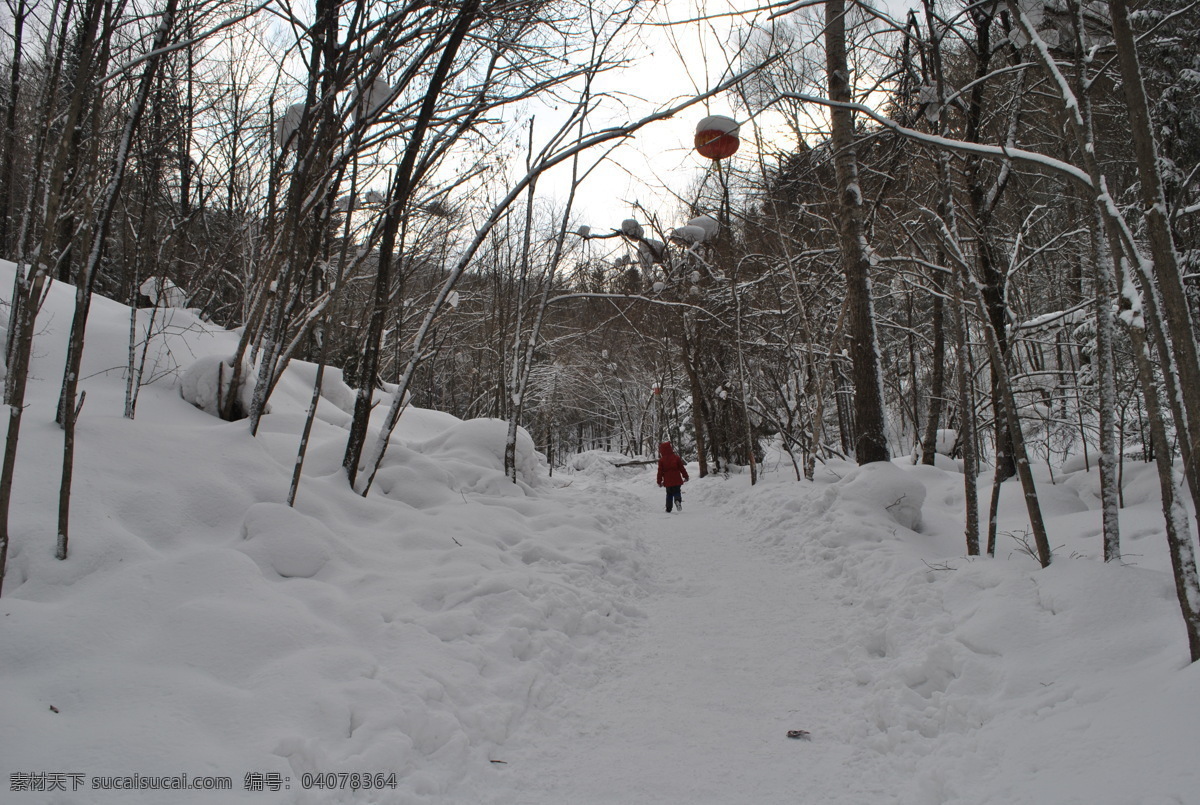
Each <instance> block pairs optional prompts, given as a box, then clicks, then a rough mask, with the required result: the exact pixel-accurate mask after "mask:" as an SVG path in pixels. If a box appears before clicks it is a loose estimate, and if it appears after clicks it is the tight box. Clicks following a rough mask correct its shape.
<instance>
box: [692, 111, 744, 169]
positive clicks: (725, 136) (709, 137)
mask: <svg viewBox="0 0 1200 805" xmlns="http://www.w3.org/2000/svg"><path fill="white" fill-rule="evenodd" d="M738 130H739V126H738V124H737V121H735V120H734V119H733V118H731V117H726V116H725V115H709V116H708V117H706V118H704V119H703V120H701V121H700V123H699V124H698V125H697V126H696V150H697V151H699V152H700V156H704V157H708V158H709V159H725V158H727V157H731V156H733V155H734V153H736V152H737V150H738V146H739V145H741V144H742V141H741V140H739V139H738Z"/></svg>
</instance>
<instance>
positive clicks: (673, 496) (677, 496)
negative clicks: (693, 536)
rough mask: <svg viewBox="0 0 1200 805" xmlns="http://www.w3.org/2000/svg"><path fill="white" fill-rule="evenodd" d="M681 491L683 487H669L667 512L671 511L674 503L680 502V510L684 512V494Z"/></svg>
mask: <svg viewBox="0 0 1200 805" xmlns="http://www.w3.org/2000/svg"><path fill="white" fill-rule="evenodd" d="M680 489H681V487H678V486H668V487H667V511H670V510H671V502H672V501H678V502H679V510H680V511H683V493H682V492H681V491H680Z"/></svg>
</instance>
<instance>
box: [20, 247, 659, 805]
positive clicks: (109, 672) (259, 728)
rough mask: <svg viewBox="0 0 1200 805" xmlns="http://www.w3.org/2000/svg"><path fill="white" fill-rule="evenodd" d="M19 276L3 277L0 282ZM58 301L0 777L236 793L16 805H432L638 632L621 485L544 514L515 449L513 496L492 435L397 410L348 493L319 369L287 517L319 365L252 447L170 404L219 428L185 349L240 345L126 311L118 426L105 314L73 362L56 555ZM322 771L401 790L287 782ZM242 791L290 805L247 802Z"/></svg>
mask: <svg viewBox="0 0 1200 805" xmlns="http://www.w3.org/2000/svg"><path fill="white" fill-rule="evenodd" d="M11 271H12V267H11V265H9V264H5V265H3V266H2V271H0V274H2V275H0V288H11V287H12V282H11ZM70 291H71V289H70V288H68V287H66V286H60V285H57V284H54V285H53V286H52V287H51V290H50V295H49V297H48V299H47V302H46V305H45V308H44V310H43V313H42V315H41V318H40V319H39V335H38V342H37V346H36V349H35V355H34V367H33V371H32V372H31V385H30V395H29V408H28V409H27V415H26V417H25V429H24V431H23V433H22V438H21V454H20V458H19V462H20V463H19V467H18V481H17V486H18V488H17V492H16V496H15V500H16V501H17V502H16V506H15V509H14V512H13V518H12V519H13V540H12V546H11V554H10V563H9V573H8V576H7V578H6V580H5V586H4V597H3V598H0V677H2V678H3V679H4V680H5V684H4V685H3V686H0V712H3V713H4V718H3V719H0V759H2V761H0V771H3V772H5V773H6V777H7V775H9V774H14V773H19V774H24V773H29V774H36V773H44V772H47V771H56V770H57V771H61V772H64V773H80V774H83V775H85V780H87V779H91V778H92V777H93V776H101V775H133V774H142V775H166V774H180V773H188V774H189V775H191V776H192V777H193V778H194V777H195V776H198V775H217V776H228V777H230V778H231V780H232V786H233V790H232V791H230V792H223V793H221V794H220V795H217V794H214V793H212V792H182V793H180V792H173V795H171V796H170V797H169V798H166V799H165V798H164V796H163V792H162V791H157V792H156V791H143V792H134V791H119V792H116V791H113V792H92V791H88V792H87V795H86V796H83V795H82V794H72V793H67V794H65V795H55V794H45V793H40V794H39V793H34V792H23V793H19V794H13V796H14V797H16V799H17V801H20V802H28V803H64V802H72V803H74V802H89V803H92V802H95V803H106V802H112V803H118V802H120V803H161V802H164V801H171V802H182V803H186V802H197V803H200V802H204V803H209V802H277V803H318V802H319V803H327V802H354V803H368V802H384V803H395V802H401V803H409V802H424V801H440V800H441V798H442V796H443V794H444V792H445V791H446V789H447V788H448V786H449V785H450V784H451V783H452V782H453V781H454V780H455V779H457V778H458V777H459V776H460V775H461V774H462V773H463V770H464V769H470V768H476V767H484V768H487V767H488V766H489V765H490V762H489V761H490V759H491V758H492V757H494V750H495V747H496V746H498V745H499V744H500V743H502V742H503V741H504V740H505V738H506V736H507V735H508V734H509V732H510V731H511V730H512V729H513V727H514V725H515V724H517V723H519V722H520V721H521V719H522V718H523V717H524V714H525V713H526V712H527V711H528V710H529V709H530V708H533V707H544V706H546V705H547V704H549V703H551V702H553V701H555V700H556V697H558V696H560V695H561V691H562V685H563V682H564V680H567V679H570V678H571V677H572V675H578V674H586V673H587V667H588V661H589V658H590V657H591V656H593V654H594V653H595V652H597V651H599V650H600V647H602V646H603V645H605V644H606V643H607V641H608V639H609V636H610V635H612V634H613V633H615V632H618V631H620V630H622V629H624V628H628V626H629V624H631V623H632V622H634V621H636V620H637V619H638V618H640V617H641V614H640V612H639V610H638V608H637V607H636V605H635V603H634V602H636V600H637V598H638V596H639V594H640V593H639V590H640V589H641V586H642V584H643V581H642V575H643V571H642V569H641V566H640V563H639V559H638V555H639V551H638V549H637V544H636V540H635V537H634V536H633V535H631V534H630V533H629V529H627V528H626V527H625V526H624V523H625V521H624V519H623V518H622V515H621V512H623V511H626V510H627V509H629V508H630V507H629V506H628V502H627V501H626V500H625V498H624V497H623V493H621V492H619V491H608V492H605V491H598V492H595V491H594V492H592V493H590V494H591V498H590V499H588V500H587V501H584V500H583V498H582V497H581V495H580V494H579V493H577V492H575V491H573V490H569V489H567V490H558V491H556V492H555V496H554V498H553V499H550V498H547V497H542V496H541V494H542V493H541V490H542V488H543V487H547V488H548V485H547V484H545V477H546V468H545V466H544V462H543V461H542V459H541V458H540V457H539V456H538V455H537V453H536V452H535V451H534V449H533V443H532V441H531V440H530V438H529V436H528V434H526V433H524V432H523V431H521V432H520V434H519V440H518V445H517V469H518V475H519V481H520V482H519V483H517V484H514V483H513V482H512V481H510V480H508V479H506V478H505V477H504V474H503V450H504V437H505V427H504V424H503V423H501V422H498V421H494V420H485V421H476V422H463V421H460V420H458V419H456V418H454V417H452V416H449V415H446V414H441V413H438V412H428V411H421V410H419V409H410V410H409V411H407V412H406V413H405V415H404V416H403V417H402V419H401V422H400V425H399V427H398V429H397V431H396V434H395V435H394V437H393V445H394V446H393V448H392V450H391V451H390V452H389V453H388V455H387V457H386V460H385V462H384V465H383V467H382V468H381V469H380V473H379V477H378V478H377V484H378V486H377V488H376V490H375V491H373V492H372V494H371V495H370V496H369V497H368V498H366V499H363V498H362V497H360V496H358V495H357V494H355V493H354V492H353V491H352V490H351V489H349V487H348V485H347V484H346V481H345V476H344V474H342V472H341V470H340V466H341V465H340V461H341V453H342V451H343V449H344V446H345V439H346V433H347V431H346V426H347V424H348V421H349V419H348V413H347V412H348V411H349V410H350V407H351V406H352V404H353V391H352V390H351V389H349V388H348V387H346V386H345V384H344V383H343V382H342V380H341V376H340V373H339V372H337V371H336V370H329V371H327V373H326V376H325V388H324V391H323V393H322V397H321V402H320V405H319V407H318V412H317V419H316V423H315V425H314V430H313V435H312V440H311V444H310V447H309V454H308V458H307V461H306V465H305V474H304V478H303V480H302V483H301V486H300V490H299V497H298V500H297V505H296V507H295V508H294V509H292V508H289V507H287V506H286V505H284V503H283V501H284V500H285V498H286V493H287V488H288V481H289V479H290V475H291V471H292V466H293V463H294V460H295V452H296V447H297V444H298V441H299V433H300V429H301V426H302V424H303V421H304V415H305V410H306V408H307V406H308V404H309V400H310V398H311V380H312V378H313V377H314V376H315V367H313V366H311V365H309V364H304V363H299V362H298V363H294V364H293V368H292V369H290V370H289V373H288V375H287V376H285V377H284V378H283V380H282V381H281V383H280V384H279V387H278V390H277V392H276V394H275V396H274V397H273V403H274V408H273V412H272V413H271V415H270V416H267V417H265V418H264V420H263V422H262V426H261V429H260V433H259V436H258V437H257V438H251V437H250V436H249V434H248V433H247V432H246V428H245V424H244V423H236V422H235V423H228V422H223V421H221V420H219V419H217V418H214V417H211V416H207V415H205V414H204V413H201V412H200V411H198V410H197V409H196V408H194V407H193V406H192V405H190V404H189V403H188V402H187V401H185V400H184V399H181V391H182V390H186V391H185V392H184V393H185V394H187V395H188V396H189V399H191V401H192V402H197V401H198V402H200V403H203V405H202V406H201V407H208V408H210V409H211V403H212V402H213V401H214V400H215V389H216V381H215V379H214V378H215V372H214V368H215V367H216V366H217V365H218V363H219V358H205V357H200V358H199V359H197V358H196V356H197V355H199V356H206V355H229V354H232V351H233V346H234V344H235V343H236V335H235V334H232V333H227V332H223V331H219V330H215V329H213V328H212V327H211V326H208V325H205V324H204V323H203V322H201V321H199V320H197V319H196V318H195V317H194V316H193V315H192V314H191V313H189V312H188V311H186V310H178V309H175V310H170V311H163V310H159V311H158V313H157V316H158V318H155V319H153V321H154V322H155V324H154V325H153V327H151V321H152V319H151V313H152V312H151V311H137V312H135V313H133V314H132V315H135V316H136V317H137V319H136V321H137V323H138V326H139V327H141V328H143V332H145V331H146V329H147V328H150V332H151V342H150V352H149V354H148V359H147V367H148V370H147V373H146V377H147V378H148V379H153V381H154V382H152V383H151V384H150V385H147V386H145V387H144V388H143V389H142V392H141V398H140V402H139V406H138V415H137V419H136V420H133V421H130V420H127V419H124V418H123V417H122V415H121V414H122V411H123V410H124V405H123V403H124V378H123V377H122V374H121V372H120V370H113V369H112V367H114V366H117V367H120V366H121V365H122V364H123V362H124V359H125V355H126V351H127V348H128V345H127V338H128V332H129V323H130V320H129V317H130V315H131V312H130V311H129V310H128V309H127V308H125V307H123V306H120V305H117V304H115V303H113V302H111V301H109V300H105V299H101V298H97V299H96V300H95V301H94V304H93V308H92V316H91V322H90V324H89V333H88V340H87V350H86V352H85V355H84V370H83V372H82V375H83V377H84V378H85V379H84V380H83V383H82V385H83V387H84V388H85V389H86V390H87V393H88V404H87V407H86V408H85V410H84V412H83V416H82V418H81V419H80V422H79V430H78V453H77V459H76V484H75V489H74V498H73V512H72V513H73V523H74V529H73V532H72V542H71V553H70V557H69V558H68V559H67V560H66V561H63V562H60V561H57V560H55V559H54V558H53V547H54V529H55V520H54V512H55V511H56V496H57V485H58V457H59V454H60V452H59V451H60V450H61V432H60V431H59V430H58V428H57V427H56V426H55V425H54V424H53V413H54V403H55V401H56V398H57V392H58V387H57V386H58V383H57V381H58V376H59V373H60V372H61V360H62V355H63V354H64V347H65V331H66V329H67V327H68V326H69V322H70V320H71V316H70V310H71V305H72V296H71V293H70ZM181 366H190V367H191V368H190V369H188V370H185V371H181V370H180V368H179V367H181ZM206 395H207V396H206ZM386 407H387V406H386V401H385V404H384V405H381V406H380V408H381V409H383V408H386ZM585 503H586V505H585ZM593 504H594V505H596V506H598V507H600V508H601V509H602V510H603V509H607V512H606V513H603V514H593V513H592V508H591V507H592V505H593ZM318 772H321V773H324V772H335V773H336V772H348V773H350V772H356V773H362V772H382V773H384V774H385V775H394V777H393V778H392V779H393V784H394V787H393V788H384V789H378V790H371V791H355V792H350V791H345V792H340V793H339V792H329V791H319V790H313V791H305V790H304V789H303V787H302V785H301V780H302V776H303V775H304V774H306V773H308V774H312V773H318ZM248 773H258V774H277V775H280V778H279V779H282V778H284V777H286V778H287V779H288V780H289V785H290V788H288V789H286V790H285V789H280V790H279V791H276V792H274V793H271V792H270V791H269V789H268V792H267V793H264V792H262V791H251V790H248V789H247V788H246V787H245V780H246V775H247V774H248ZM385 780H386V777H385ZM68 785H69V784H68Z"/></svg>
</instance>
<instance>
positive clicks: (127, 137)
mask: <svg viewBox="0 0 1200 805" xmlns="http://www.w3.org/2000/svg"><path fill="white" fill-rule="evenodd" d="M177 6H178V0H167V5H166V7H165V8H164V9H163V12H162V18H161V20H160V22H159V26H158V30H157V31H156V32H155V34H154V39H153V40H152V41H151V44H150V49H149V55H148V56H147V58H146V62H145V64H146V67H145V70H144V71H143V72H142V77H141V80H140V82H139V85H138V90H137V94H136V95H135V97H134V100H133V105H132V107H131V108H130V110H129V114H128V117H127V119H126V121H125V128H124V131H123V132H122V134H121V140H120V142H119V143H118V144H117V151H116V154H115V155H114V156H113V166H112V174H111V176H110V177H109V180H108V184H107V185H106V186H105V188H104V191H103V193H102V194H101V196H100V207H99V209H98V210H97V211H96V217H95V220H94V221H93V222H92V244H91V248H90V249H89V250H88V255H87V262H86V263H85V264H84V266H83V271H82V273H81V274H80V276H79V280H78V283H79V284H78V285H77V286H76V288H75V315H74V317H73V318H72V320H71V333H70V336H69V340H68V343H67V361H66V368H65V369H64V371H63V384H62V393H61V394H60V396H59V400H58V422H59V424H60V425H61V426H62V429H63V432H64V440H63V442H64V446H63V466H62V480H61V483H60V485H59V493H58V545H57V548H56V550H55V556H57V557H58V558H59V559H66V558H67V544H68V541H69V532H70V509H71V505H70V504H71V481H72V477H73V473H74V466H75V420H76V418H77V416H78V414H79V408H80V405H81V403H77V402H76V399H75V394H76V390H77V389H78V387H79V369H80V365H81V363H82V361H83V344H84V336H85V335H86V330H87V320H88V312H89V311H90V310H91V305H92V287H93V285H94V284H95V281H96V274H97V272H98V271H99V270H100V260H101V258H102V257H103V256H104V246H105V242H106V240H107V239H108V227H109V224H110V222H111V221H112V215H113V211H114V210H115V209H116V206H117V200H118V198H119V196H120V193H121V185H122V184H123V183H124V181H125V174H126V168H127V166H128V164H129V152H130V149H131V147H132V145H133V135H134V133H135V132H136V131H137V128H138V124H139V123H140V121H141V119H142V113H143V112H144V111H145V109H146V101H147V99H148V98H149V97H150V90H151V88H152V87H153V85H154V76H155V73H156V72H157V70H158V66H159V64H160V63H161V61H162V59H163V57H164V54H163V53H162V50H163V47H164V45H166V42H167V38H168V37H169V36H170V34H171V29H172V27H173V26H174V23H175V10H176V8H177Z"/></svg>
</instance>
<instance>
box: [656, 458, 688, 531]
mask: <svg viewBox="0 0 1200 805" xmlns="http://www.w3.org/2000/svg"><path fill="white" fill-rule="evenodd" d="M687 480H688V474H687V467H686V466H684V463H683V459H682V458H680V457H679V456H677V455H676V454H675V450H674V449H673V448H672V447H671V443H670V442H663V443H662V444H660V445H659V446H658V485H659V486H665V487H666V488H667V514H670V513H671V503H672V502H674V504H675V508H676V509H678V510H679V511H683V493H682V492H681V491H680V487H681V486H683V485H684V483H685V482H687Z"/></svg>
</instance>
